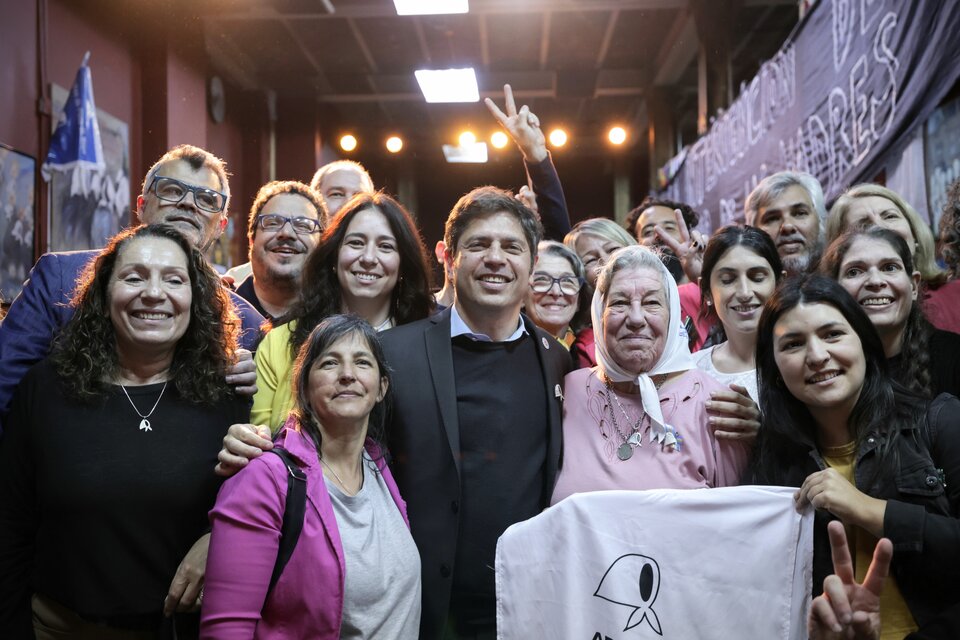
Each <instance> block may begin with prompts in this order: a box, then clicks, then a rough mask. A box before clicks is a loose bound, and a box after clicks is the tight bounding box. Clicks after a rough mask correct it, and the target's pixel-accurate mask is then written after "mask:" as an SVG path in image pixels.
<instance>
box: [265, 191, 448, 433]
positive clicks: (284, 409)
mask: <svg viewBox="0 0 960 640" xmlns="http://www.w3.org/2000/svg"><path fill="white" fill-rule="evenodd" d="M430 290H431V272H430V267H429V262H428V260H427V250H426V248H425V247H424V245H423V240H422V239H421V238H420V233H419V231H418V230H417V226H416V223H414V221H413V218H412V217H411V216H410V214H409V213H407V211H406V209H404V208H403V206H402V205H401V204H400V203H399V202H397V201H396V200H394V199H393V198H391V197H390V196H387V195H384V194H383V193H362V194H358V195H356V196H354V197H353V198H352V199H351V200H350V201H349V202H347V204H345V205H344V206H343V207H342V208H341V209H340V211H338V212H337V215H336V216H335V217H334V218H333V220H332V221H331V222H330V226H328V227H327V229H326V230H325V231H324V233H323V238H322V239H321V240H320V244H319V246H317V248H316V249H315V250H314V251H313V253H311V254H310V257H309V258H308V259H307V262H306V265H305V266H304V271H303V285H302V290H301V294H300V300H299V302H298V303H297V304H296V305H295V306H294V308H293V310H292V311H291V312H290V313H289V314H288V315H287V316H286V317H284V318H281V319H280V321H279V322H278V323H277V326H276V327H275V328H274V329H272V330H271V331H270V332H269V333H268V334H267V336H266V337H265V338H264V339H263V342H261V343H260V346H259V347H258V349H257V355H256V363H257V387H258V389H259V390H258V391H257V394H256V395H255V396H254V398H253V410H252V412H251V416H250V417H251V422H253V423H254V424H265V425H267V426H269V427H270V430H271V431H273V432H276V431H277V430H278V429H279V428H280V427H281V426H282V425H283V423H284V421H285V420H286V419H287V416H288V415H289V413H290V410H291V409H292V408H293V393H292V388H291V383H290V372H291V369H292V367H293V360H294V354H296V353H297V352H298V351H299V349H300V347H301V346H302V345H303V343H304V342H305V341H306V339H307V336H309V335H310V332H311V331H312V330H313V328H314V327H316V326H317V325H318V324H319V323H320V322H321V321H322V320H324V319H325V318H327V317H329V316H331V315H334V314H337V313H352V314H355V315H358V316H360V317H361V318H363V319H364V320H366V321H367V322H369V323H370V325H371V326H373V327H374V328H375V329H376V330H377V331H384V330H386V329H389V328H391V327H394V326H396V325H400V324H406V323H407V322H413V321H414V320H420V319H423V318H426V317H427V316H428V315H429V314H430V313H431V311H432V310H433V306H434V301H433V296H432V295H431V294H430Z"/></svg>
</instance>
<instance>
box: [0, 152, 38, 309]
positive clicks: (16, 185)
mask: <svg viewBox="0 0 960 640" xmlns="http://www.w3.org/2000/svg"><path fill="white" fill-rule="evenodd" d="M36 172H37V161H36V159H35V158H34V157H32V156H28V155H27V154H25V153H21V152H19V151H17V150H16V149H13V148H12V147H8V146H7V145H5V144H3V143H0V299H2V300H3V302H5V303H9V302H10V301H11V300H13V299H14V298H15V297H16V296H17V294H18V293H20V289H22V288H23V281H24V280H26V279H27V274H28V273H30V267H32V266H33V240H34V226H33V221H34V207H35V202H36V198H35V197H34V195H35V194H34V185H35V184H36V179H37V177H36Z"/></svg>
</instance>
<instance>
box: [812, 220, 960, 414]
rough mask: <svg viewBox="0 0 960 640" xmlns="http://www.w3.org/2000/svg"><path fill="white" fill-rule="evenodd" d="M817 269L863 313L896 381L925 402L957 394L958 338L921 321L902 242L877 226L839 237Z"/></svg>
mask: <svg viewBox="0 0 960 640" xmlns="http://www.w3.org/2000/svg"><path fill="white" fill-rule="evenodd" d="M820 270H821V272H822V273H823V274H824V275H828V276H830V277H831V278H833V279H834V280H836V281H837V282H839V283H840V286H842V287H843V288H844V289H846V290H847V292H848V293H849V294H850V295H851V296H853V298H854V300H856V301H857V303H858V304H859V305H860V307H861V308H862V309H863V310H864V312H866V314H867V317H868V318H870V321H871V322H872V323H873V326H874V327H876V329H877V332H878V333H879V334H880V339H881V341H882V343H883V351H884V353H885V354H886V356H887V358H888V360H889V361H890V369H891V372H892V373H893V377H894V378H895V379H896V380H897V382H899V383H900V384H902V385H903V386H905V387H907V388H908V389H910V390H911V391H914V392H916V393H919V394H920V395H922V396H926V397H928V398H933V397H935V396H936V395H937V394H939V393H944V392H946V393H952V394H953V395H955V396H960V335H957V334H955V333H951V332H949V331H941V330H940V329H936V328H934V327H932V326H931V325H930V323H929V322H927V319H926V318H925V317H924V315H923V310H922V309H921V308H920V303H919V302H918V301H917V297H918V291H919V288H920V272H919V271H916V270H915V269H914V263H913V258H912V257H911V255H910V249H909V247H908V246H907V243H906V241H904V239H903V238H901V237H900V236H899V235H897V234H896V233H894V232H892V231H889V230H887V229H881V228H878V227H873V228H870V229H866V230H860V231H853V232H850V233H847V234H844V235H842V236H840V237H839V238H837V239H836V240H834V241H833V242H832V243H831V244H830V246H829V247H828V248H827V250H826V252H825V253H824V256H823V259H822V260H821V262H820Z"/></svg>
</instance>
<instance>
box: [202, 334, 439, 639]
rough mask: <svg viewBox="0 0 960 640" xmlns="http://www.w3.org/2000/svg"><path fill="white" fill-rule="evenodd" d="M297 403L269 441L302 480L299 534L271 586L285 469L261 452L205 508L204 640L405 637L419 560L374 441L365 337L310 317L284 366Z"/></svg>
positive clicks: (378, 402) (371, 340) (374, 371)
mask: <svg viewBox="0 0 960 640" xmlns="http://www.w3.org/2000/svg"><path fill="white" fill-rule="evenodd" d="M293 381H294V394H295V396H296V408H295V409H294V411H293V413H291V415H290V418H289V419H288V420H287V422H286V424H285V425H284V427H283V429H282V431H281V433H280V434H279V435H278V438H277V441H276V444H277V445H278V446H280V447H283V448H284V449H285V450H286V451H287V452H288V453H289V454H290V455H291V457H293V458H294V459H295V460H296V462H297V464H298V466H300V468H301V469H302V470H303V471H304V473H305V475H306V494H307V495H306V513H305V515H304V519H303V529H302V532H301V534H300V537H299V539H298V542H297V544H296V547H295V548H294V550H293V553H292V555H291V556H290V558H289V562H288V563H287V564H286V566H285V568H284V569H283V572H282V573H281V574H280V577H279V579H278V580H277V582H276V584H275V586H274V587H273V589H272V590H271V589H270V588H269V586H270V580H271V575H272V574H273V570H274V566H275V563H276V560H277V552H278V548H279V542H280V533H281V525H282V521H283V514H284V507H285V505H286V503H287V478H288V475H289V473H290V472H289V471H288V470H287V468H286V467H285V466H284V463H283V461H282V460H281V458H280V457H279V456H275V455H262V456H260V457H259V458H256V459H254V460H252V461H251V462H250V464H249V465H248V466H247V467H246V468H245V469H244V470H243V471H241V472H240V473H239V474H237V475H236V476H234V477H233V478H231V479H229V480H227V481H226V482H225V483H224V485H223V487H222V489H221V490H220V494H219V496H218V498H217V504H216V506H215V507H214V509H213V511H211V512H210V520H211V522H212V537H211V541H210V553H209V557H208V559H207V574H206V585H205V588H204V599H203V610H202V618H201V637H203V638H231V639H237V638H319V639H326V638H330V639H337V638H376V637H382V638H411V639H413V638H416V637H417V634H418V629H419V624H420V557H419V554H418V553H417V549H416V546H415V545H414V542H413V538H412V537H411V536H410V531H409V523H408V522H407V513H406V504H405V503H404V502H403V500H402V499H401V498H400V494H399V492H398V491H397V486H396V483H394V480H393V477H392V476H391V474H390V470H389V469H388V468H387V465H386V460H385V459H384V455H383V452H382V450H381V448H380V446H379V445H378V444H377V442H378V441H382V430H383V418H384V412H385V409H386V407H385V404H386V401H387V400H388V390H389V386H390V384H389V383H390V377H389V373H388V370H387V367H386V363H385V361H384V358H383V353H382V350H381V347H380V343H379V341H378V339H377V335H376V332H375V331H374V330H373V329H372V328H371V327H370V325H368V324H367V323H366V322H365V321H363V320H361V319H359V318H357V317H354V316H332V317H330V318H328V319H327V320H325V321H323V322H322V323H320V324H319V325H318V326H317V328H316V329H314V331H313V333H312V334H311V335H310V337H309V338H308V340H307V342H306V344H304V346H303V348H302V349H301V350H300V354H299V356H298V358H297V362H296V364H295V368H294V372H293Z"/></svg>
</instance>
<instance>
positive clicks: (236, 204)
mask: <svg viewBox="0 0 960 640" xmlns="http://www.w3.org/2000/svg"><path fill="white" fill-rule="evenodd" d="M41 3H43V5H41ZM6 4H7V5H8V6H5V7H4V19H3V20H2V21H0V60H2V61H3V62H2V63H0V87H3V91H0V142H3V143H5V144H8V145H10V146H12V147H14V148H15V149H17V150H19V151H22V152H24V153H27V154H29V155H32V156H34V157H36V158H37V163H38V168H39V164H40V163H42V161H43V157H44V156H45V155H46V151H47V150H46V145H47V143H48V139H49V127H50V118H51V116H50V115H43V114H40V113H39V112H38V109H37V103H38V100H39V98H40V95H41V92H40V84H39V77H40V73H41V69H40V59H41V56H40V55H39V54H38V42H39V38H40V36H39V33H40V28H39V26H40V25H38V7H40V6H45V7H46V16H47V17H46V32H47V39H46V42H47V46H46V51H45V55H46V73H47V80H48V83H56V84H58V85H60V86H61V87H63V88H65V89H69V88H70V86H71V85H72V84H73V80H74V77H75V75H76V72H77V69H78V67H79V66H80V62H81V60H82V59H83V54H84V53H85V52H86V51H90V53H91V58H90V69H91V73H92V76H93V86H94V97H95V100H96V103H97V107H98V108H100V109H103V110H104V111H106V112H108V113H110V114H111V115H113V116H115V117H117V118H119V119H120V120H123V121H124V122H126V123H127V124H128V126H129V131H130V141H129V142H130V148H129V153H130V182H131V185H130V187H131V193H130V201H131V208H133V205H134V201H135V197H136V195H137V194H138V193H139V192H140V187H141V181H142V179H143V174H144V173H145V171H146V170H147V168H148V167H149V166H150V165H151V164H152V163H153V162H154V161H155V160H156V159H157V158H158V157H159V156H160V155H161V154H162V153H163V152H164V151H166V150H167V149H169V148H170V147H172V146H174V145H176V144H180V143H190V144H195V145H198V146H201V147H205V148H207V149H209V150H210V151H212V152H213V153H216V154H217V155H220V156H221V157H223V158H224V159H226V160H227V162H228V166H229V167H230V170H231V172H232V173H233V179H232V180H231V190H232V192H233V194H234V199H233V201H232V204H231V206H230V211H231V215H232V216H233V217H234V219H235V225H236V226H239V227H240V228H241V229H242V228H243V227H245V224H246V214H247V210H248V209H249V206H250V202H251V200H252V199H253V195H254V194H255V193H256V190H257V188H258V187H259V186H260V184H262V182H264V181H266V177H267V176H266V172H267V159H266V155H265V149H266V146H265V143H264V140H263V136H264V135H265V131H266V114H265V112H264V109H262V108H260V107H259V104H258V102H257V101H256V100H251V99H250V98H249V96H247V97H244V96H242V94H239V92H237V91H236V90H235V89H233V88H231V87H229V85H228V109H227V119H226V121H225V122H224V123H222V124H219V125H218V124H215V123H213V122H212V121H211V120H210V118H209V116H208V115H207V107H206V82H207V75H208V73H207V69H206V59H205V54H204V52H203V49H202V47H203V37H202V31H201V26H200V23H199V21H195V20H194V21H190V22H186V23H184V24H171V23H170V22H169V21H168V22H164V21H163V20H161V19H160V18H161V16H158V15H156V12H157V11H160V10H162V9H161V8H158V7H157V6H156V5H152V4H145V5H136V4H131V5H125V7H126V9H129V11H127V10H125V11H124V12H123V14H122V15H121V14H120V13H118V12H116V11H115V10H113V9H111V6H110V5H109V4H107V3H77V2H72V1H70V0H22V1H19V2H11V3H6ZM167 18H169V16H167ZM144 24H149V25H152V26H151V28H150V29H144V28H143V25H144ZM163 25H166V26H168V27H169V29H168V32H167V33H164V29H163ZM41 128H42V129H43V131H44V134H43V136H41ZM312 144H313V143H312V142H310V145H311V147H310V148H312ZM38 173H39V171H38ZM43 187H44V183H42V182H39V178H38V188H39V190H38V193H39V194H40V201H39V202H38V207H37V211H38V213H37V219H36V228H37V231H38V237H39V238H41V239H43V240H44V241H45V238H46V217H47V213H46V201H45V197H43V196H44V192H45V188H43ZM242 235H243V234H242V233H241V234H240V236H241V238H240V242H237V239H236V238H235V239H234V243H233V245H232V246H233V251H232V253H233V260H234V262H237V261H238V260H241V259H245V257H244V255H245V251H246V250H245V240H243V238H242ZM38 244H39V245H40V246H38V247H37V248H38V250H39V251H42V250H44V249H45V248H46V247H45V246H42V243H38Z"/></svg>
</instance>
